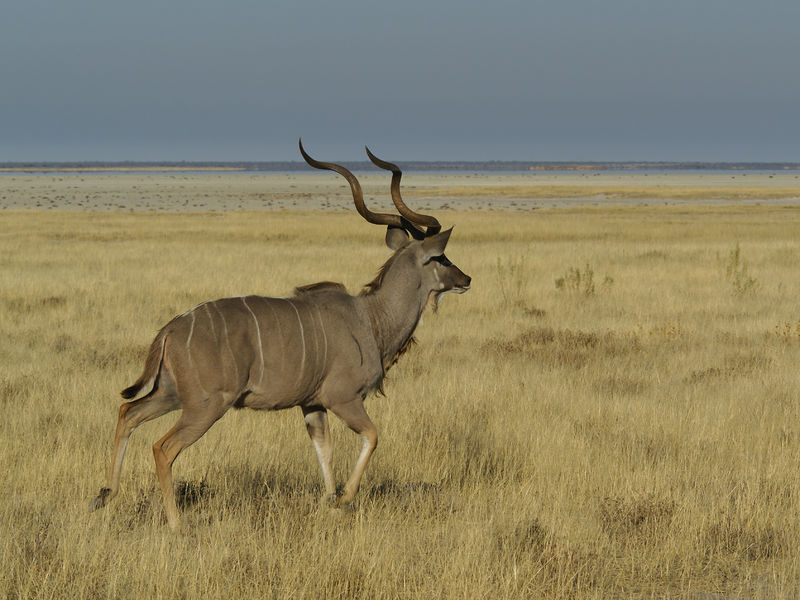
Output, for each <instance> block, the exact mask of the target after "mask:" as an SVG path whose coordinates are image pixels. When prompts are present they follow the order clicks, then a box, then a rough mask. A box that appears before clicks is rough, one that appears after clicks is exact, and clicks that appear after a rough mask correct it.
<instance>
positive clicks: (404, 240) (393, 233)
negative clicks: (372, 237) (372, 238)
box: [386, 225, 408, 250]
mask: <svg viewBox="0 0 800 600" xmlns="http://www.w3.org/2000/svg"><path fill="white" fill-rule="evenodd" d="M406 244H408V233H407V232H406V230H405V229H403V228H401V227H392V226H391V225H390V226H389V227H387V228H386V245H387V246H389V248H390V249H391V250H399V249H400V248H402V247H403V246H405V245H406Z"/></svg>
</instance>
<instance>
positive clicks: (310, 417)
mask: <svg viewBox="0 0 800 600" xmlns="http://www.w3.org/2000/svg"><path fill="white" fill-rule="evenodd" d="M302 410H303V419H304V420H305V422H306V430H307V431H308V436H309V437H310V438H311V443H312V444H313V446H314V451H315V452H316V453H317V460H318V461H319V466H320V469H322V479H323V481H324V482H325V500H326V501H328V502H333V501H335V500H336V483H335V482H334V480H333V465H332V463H333V444H332V443H331V430H330V427H329V425H328V413H327V411H326V410H325V409H324V408H305V407H303V409H302Z"/></svg>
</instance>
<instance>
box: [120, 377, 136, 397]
mask: <svg viewBox="0 0 800 600" xmlns="http://www.w3.org/2000/svg"><path fill="white" fill-rule="evenodd" d="M140 389H141V387H140V385H139V382H138V381H137V382H136V383H134V384H133V385H132V386H130V387H126V388H125V389H124V390H122V391H121V392H120V395H122V397H123V398H125V400H130V399H131V398H135V397H136V394H138V393H139V390H140Z"/></svg>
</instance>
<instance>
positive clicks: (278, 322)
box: [266, 300, 286, 373]
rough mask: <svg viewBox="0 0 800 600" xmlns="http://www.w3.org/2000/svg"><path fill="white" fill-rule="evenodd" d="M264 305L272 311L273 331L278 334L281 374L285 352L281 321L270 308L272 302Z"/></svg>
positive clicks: (273, 308) (271, 307)
mask: <svg viewBox="0 0 800 600" xmlns="http://www.w3.org/2000/svg"><path fill="white" fill-rule="evenodd" d="M266 305H267V306H269V309H270V310H271V311H272V316H273V317H275V330H276V331H277V332H278V348H280V349H281V351H280V355H281V370H280V372H281V373H283V371H284V368H285V367H286V352H285V351H284V346H283V343H284V342H283V331H282V330H281V320H280V319H279V318H278V313H277V312H276V311H275V307H274V306H272V302H270V301H269V300H267V301H266Z"/></svg>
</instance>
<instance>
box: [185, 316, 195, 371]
mask: <svg viewBox="0 0 800 600" xmlns="http://www.w3.org/2000/svg"><path fill="white" fill-rule="evenodd" d="M189 314H190V315H191V317H192V324H191V325H190V326H189V337H187V338H186V354H187V355H188V356H189V364H191V363H192V351H191V349H190V348H189V344H191V343H192V334H193V333H194V310H192V311H191V312H190V313H189Z"/></svg>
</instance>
